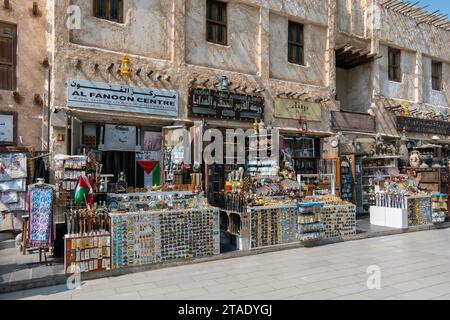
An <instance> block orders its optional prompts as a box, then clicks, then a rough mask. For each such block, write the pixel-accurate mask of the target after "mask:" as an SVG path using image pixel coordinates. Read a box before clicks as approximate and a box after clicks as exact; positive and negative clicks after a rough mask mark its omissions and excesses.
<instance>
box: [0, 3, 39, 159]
mask: <svg viewBox="0 0 450 320" xmlns="http://www.w3.org/2000/svg"><path fill="white" fill-rule="evenodd" d="M37 4H38V8H39V13H38V15H37V16H34V15H33V13H32V10H31V8H32V2H31V1H27V2H26V3H24V1H23V0H12V1H10V6H11V9H9V10H7V9H4V8H3V2H2V4H1V9H0V21H2V22H7V23H12V24H16V25H17V73H16V74H17V88H16V90H17V91H18V92H19V94H20V97H21V101H20V103H17V102H16V101H15V100H14V99H13V91H6V90H0V111H15V112H17V114H18V118H17V125H18V128H17V129H18V130H17V145H18V146H26V147H32V148H34V149H35V150H37V151H39V150H41V149H42V146H41V144H42V142H41V130H42V128H41V123H42V120H41V119H42V116H41V114H42V106H41V105H36V104H35V103H34V95H35V94H40V95H41V96H42V97H43V94H44V93H46V88H47V87H46V84H47V74H48V69H47V68H45V67H44V66H43V65H42V62H43V60H44V58H45V57H47V55H48V54H47V43H46V36H47V21H46V15H47V11H46V1H45V0H39V1H37ZM45 132H47V131H46V128H45ZM44 139H46V135H45V136H44ZM44 147H45V146H44Z"/></svg>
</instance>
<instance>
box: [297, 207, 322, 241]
mask: <svg viewBox="0 0 450 320" xmlns="http://www.w3.org/2000/svg"><path fill="white" fill-rule="evenodd" d="M323 205H324V203H323V202H299V203H298V213H299V216H298V232H299V237H300V240H302V241H314V240H321V239H322V238H323V237H324V223H323V220H322V209H323Z"/></svg>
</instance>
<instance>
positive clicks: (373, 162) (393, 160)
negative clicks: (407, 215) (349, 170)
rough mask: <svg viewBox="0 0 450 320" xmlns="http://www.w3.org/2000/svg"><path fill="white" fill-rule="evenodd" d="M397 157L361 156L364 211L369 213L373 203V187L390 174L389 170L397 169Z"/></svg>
mask: <svg viewBox="0 0 450 320" xmlns="http://www.w3.org/2000/svg"><path fill="white" fill-rule="evenodd" d="M399 159H400V157H399V156H374V157H363V158H362V171H363V174H362V193H363V211H364V213H369V211H370V206H373V205H375V192H376V190H375V189H376V188H375V187H376V186H377V185H380V184H382V183H383V182H384V181H385V180H386V179H387V178H388V177H389V176H390V174H391V173H390V172H389V171H390V170H393V171H394V170H398V161H399Z"/></svg>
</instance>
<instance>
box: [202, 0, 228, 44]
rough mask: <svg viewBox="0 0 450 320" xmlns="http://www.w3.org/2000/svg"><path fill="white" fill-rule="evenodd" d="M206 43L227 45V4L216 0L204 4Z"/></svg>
mask: <svg viewBox="0 0 450 320" xmlns="http://www.w3.org/2000/svg"><path fill="white" fill-rule="evenodd" d="M206 41H208V42H212V43H217V44H221V45H226V44H227V4H226V3H225V2H220V1H216V0H207V2H206Z"/></svg>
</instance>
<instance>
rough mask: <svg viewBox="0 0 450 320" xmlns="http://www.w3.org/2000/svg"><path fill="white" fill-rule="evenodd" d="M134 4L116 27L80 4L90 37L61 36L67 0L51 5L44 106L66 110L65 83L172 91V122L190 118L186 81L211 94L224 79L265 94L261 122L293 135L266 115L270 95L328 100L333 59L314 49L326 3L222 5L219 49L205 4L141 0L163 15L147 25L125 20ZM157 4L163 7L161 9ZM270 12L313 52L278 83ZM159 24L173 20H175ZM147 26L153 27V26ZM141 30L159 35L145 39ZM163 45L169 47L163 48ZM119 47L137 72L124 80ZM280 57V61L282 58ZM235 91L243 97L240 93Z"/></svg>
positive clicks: (129, 117)
mask: <svg viewBox="0 0 450 320" xmlns="http://www.w3.org/2000/svg"><path fill="white" fill-rule="evenodd" d="M72 2H80V3H81V1H80V0H77V1H75V0H73V1H72ZM130 3H131V2H130ZM136 3H137V4H135V5H131V4H129V5H127V6H126V18H125V21H124V25H119V24H116V23H112V22H109V21H104V20H101V19H97V18H93V17H92V11H91V7H90V5H85V7H83V8H84V9H83V10H82V13H83V17H82V19H83V21H85V22H84V23H85V24H90V27H89V28H91V29H93V30H95V32H92V33H83V32H81V31H71V32H69V31H68V30H67V29H66V28H65V16H66V15H65V11H66V8H67V7H66V5H68V4H69V0H61V1H58V2H57V3H56V7H55V30H56V34H55V53H56V54H55V61H54V63H55V69H54V77H55V83H57V85H56V84H54V86H53V87H52V92H53V93H54V96H53V101H52V103H53V104H54V105H55V106H65V105H66V99H67V93H66V92H67V87H66V83H67V81H68V80H69V79H88V80H93V81H99V82H106V83H120V84H128V85H130V86H136V87H146V88H156V89H168V90H175V91H178V92H179V94H180V103H179V110H180V112H179V116H178V118H177V119H172V118H167V123H166V124H168V123H169V124H170V123H171V122H175V121H186V120H195V119H190V118H189V117H188V114H187V100H188V92H189V88H190V84H189V82H190V80H192V79H193V78H196V79H197V82H196V86H201V85H200V83H202V82H203V81H204V80H206V79H210V82H209V83H208V84H207V85H206V87H208V88H210V89H212V88H213V83H214V82H216V81H217V80H216V79H217V78H218V77H219V76H221V75H223V74H226V75H227V76H228V77H229V79H230V80H231V81H232V82H233V83H235V84H239V85H241V88H242V87H248V88H249V89H248V91H247V94H255V93H253V89H257V88H264V89H266V91H265V92H263V93H261V95H262V96H263V97H264V98H265V101H266V103H265V105H266V110H265V121H266V123H271V122H273V124H274V125H275V126H278V125H280V126H281V127H282V128H283V129H291V130H294V131H297V130H298V121H296V120H286V119H274V118H273V110H272V108H273V102H274V99H275V98H276V94H277V93H279V92H288V91H291V92H303V91H307V92H309V93H310V95H311V97H313V98H315V97H327V96H329V92H328V88H327V87H326V86H325V79H326V76H325V73H326V71H325V70H326V67H327V66H326V65H327V63H333V61H329V60H327V61H325V54H326V52H321V53H320V54H319V51H318V50H317V49H316V47H315V46H317V45H320V47H323V50H325V49H326V44H327V41H329V39H327V23H328V14H329V12H328V7H327V5H326V4H327V3H328V0H320V1H314V2H313V3H312V2H310V1H305V0H296V1H287V0H283V1H282V0H274V1H270V2H268V1H255V0H253V1H252V0H246V1H228V22H229V23H228V26H229V29H228V31H229V35H228V45H227V46H220V45H215V44H210V43H207V42H206V35H205V32H206V30H205V29H206V26H205V15H206V13H205V3H206V1H203V0H186V1H184V0H172V1H161V0H147V1H146V2H145V3H146V6H145V8H147V9H146V10H150V8H153V9H154V10H155V12H154V14H155V15H159V14H160V12H159V10H160V9H161V10H162V13H161V14H162V15H164V16H165V17H164V19H162V20H158V19H156V20H155V21H152V19H148V18H145V19H143V18H141V19H135V20H133V19H132V17H134V16H135V13H134V12H133V11H134V10H135V7H137V6H138V4H139V5H141V3H142V1H137V2H136ZM161 3H165V4H166V5H165V6H161ZM143 8H144V7H143ZM169 8H170V10H169ZM144 12H145V11H144ZM169 12H170V14H169ZM142 14H143V13H142ZM168 14H169V15H168ZM271 14H276V15H279V16H284V17H285V19H284V20H285V21H286V23H287V21H288V18H289V16H290V15H295V18H294V17H292V18H293V19H295V20H296V21H300V22H302V23H304V24H305V28H306V30H310V31H312V32H314V33H313V34H311V35H310V36H309V39H311V40H310V42H311V43H310V44H308V47H307V48H308V50H315V51H314V53H307V54H310V55H312V56H313V58H312V59H310V60H309V67H307V68H305V67H300V68H301V69H298V68H297V67H298V66H292V70H294V71H290V68H289V66H285V70H287V71H288V74H291V77H290V79H289V80H288V79H286V81H285V80H279V79H275V78H271V74H270V69H271V68H270V66H269V63H270V54H269V53H270V41H271V40H270V29H271V28H270V16H271ZM167 15H168V16H167ZM163 20H164V21H166V22H164V21H163ZM167 21H176V23H172V22H170V23H169V22H167ZM243 22H244V23H243ZM166 23H167V24H166ZM132 24H135V26H133V27H132V26H131V25H132ZM153 24H156V28H154V26H153ZM107 26H110V28H111V29H112V30H113V32H112V34H111V35H102V34H103V33H111V32H110V31H105V28H107ZM168 26H169V27H168ZM286 26H287V25H286ZM136 30H138V31H136ZM139 30H140V31H139ZM149 30H153V32H155V30H156V31H158V32H162V33H163V35H160V36H156V35H148V33H149V32H148V31H149ZM317 31H320V34H319V35H317V36H316V33H317ZM128 32H130V33H131V34H130V35H129V36H128V38H126V39H125V38H123V35H126V34H128ZM114 35H115V36H114ZM144 36H145V37H147V38H151V37H156V39H162V40H161V41H159V40H158V41H155V44H151V43H150V44H149V41H147V40H146V41H143V40H142V39H143V37H144ZM105 37H106V38H105ZM284 37H285V40H284V39H283V41H286V43H287V28H286V33H285V35H284ZM108 38H109V39H108ZM151 39H153V38H151ZM167 39H169V40H167ZM317 39H320V41H319V42H318V43H316V41H317ZM124 41H127V42H126V45H124ZM141 42H144V43H141ZM312 42H314V43H312ZM102 43H103V44H102ZM167 44H168V46H169V47H166V45H167ZM124 49H128V52H129V56H130V59H131V61H132V63H133V68H134V70H136V69H138V68H142V73H141V75H139V76H137V75H136V74H133V75H132V76H131V77H123V76H121V75H119V74H117V72H116V71H117V62H118V61H119V60H120V58H121V57H122V52H123V50H124ZM315 56H317V57H315ZM284 58H285V60H287V53H286V55H285V56H284ZM78 59H79V60H80V61H82V66H81V68H80V69H79V70H77V69H76V68H75V64H76V61H77V60H78ZM96 63H98V64H99V65H100V67H99V70H98V71H95V70H94V65H95V64H96ZM111 63H115V67H114V69H113V72H111V73H109V72H108V71H107V67H108V66H109V65H110V64H111ZM275 68H279V67H275ZM319 68H320V70H319ZM328 69H329V70H333V69H334V66H333V67H330V66H328ZM149 70H153V71H154V73H153V75H152V76H151V77H148V76H147V75H146V74H147V72H148V71H149ZM157 75H163V76H165V75H168V76H170V77H171V79H170V81H167V80H164V78H162V79H160V80H157V79H156V76H157ZM238 92H239V93H243V92H242V91H240V90H238ZM330 108H334V107H333V105H330V106H329V105H327V106H324V115H323V117H324V121H323V122H318V123H313V124H311V126H310V129H311V130H312V131H314V130H317V131H322V132H328V131H329V122H330V121H329V113H327V110H328V109H330ZM91 117H92V116H91ZM104 118H108V116H107V115H105V116H102V117H100V116H98V117H97V119H102V120H103V119H104ZM151 118H152V117H151V116H145V119H143V116H142V115H136V114H120V115H116V114H114V116H110V117H109V121H126V122H128V123H133V124H135V123H137V124H139V122H142V123H144V122H148V121H150V120H151ZM111 119H113V120H111ZM114 119H115V120H114ZM207 121H208V123H209V124H214V123H217V125H219V124H220V125H223V126H230V127H251V123H249V122H240V121H220V120H219V121H214V120H207ZM58 133H65V128H62V127H61V128H57V127H54V128H53V136H56V135H57V134H58ZM54 148H55V150H54V151H55V152H65V143H58V142H55V143H54Z"/></svg>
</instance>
